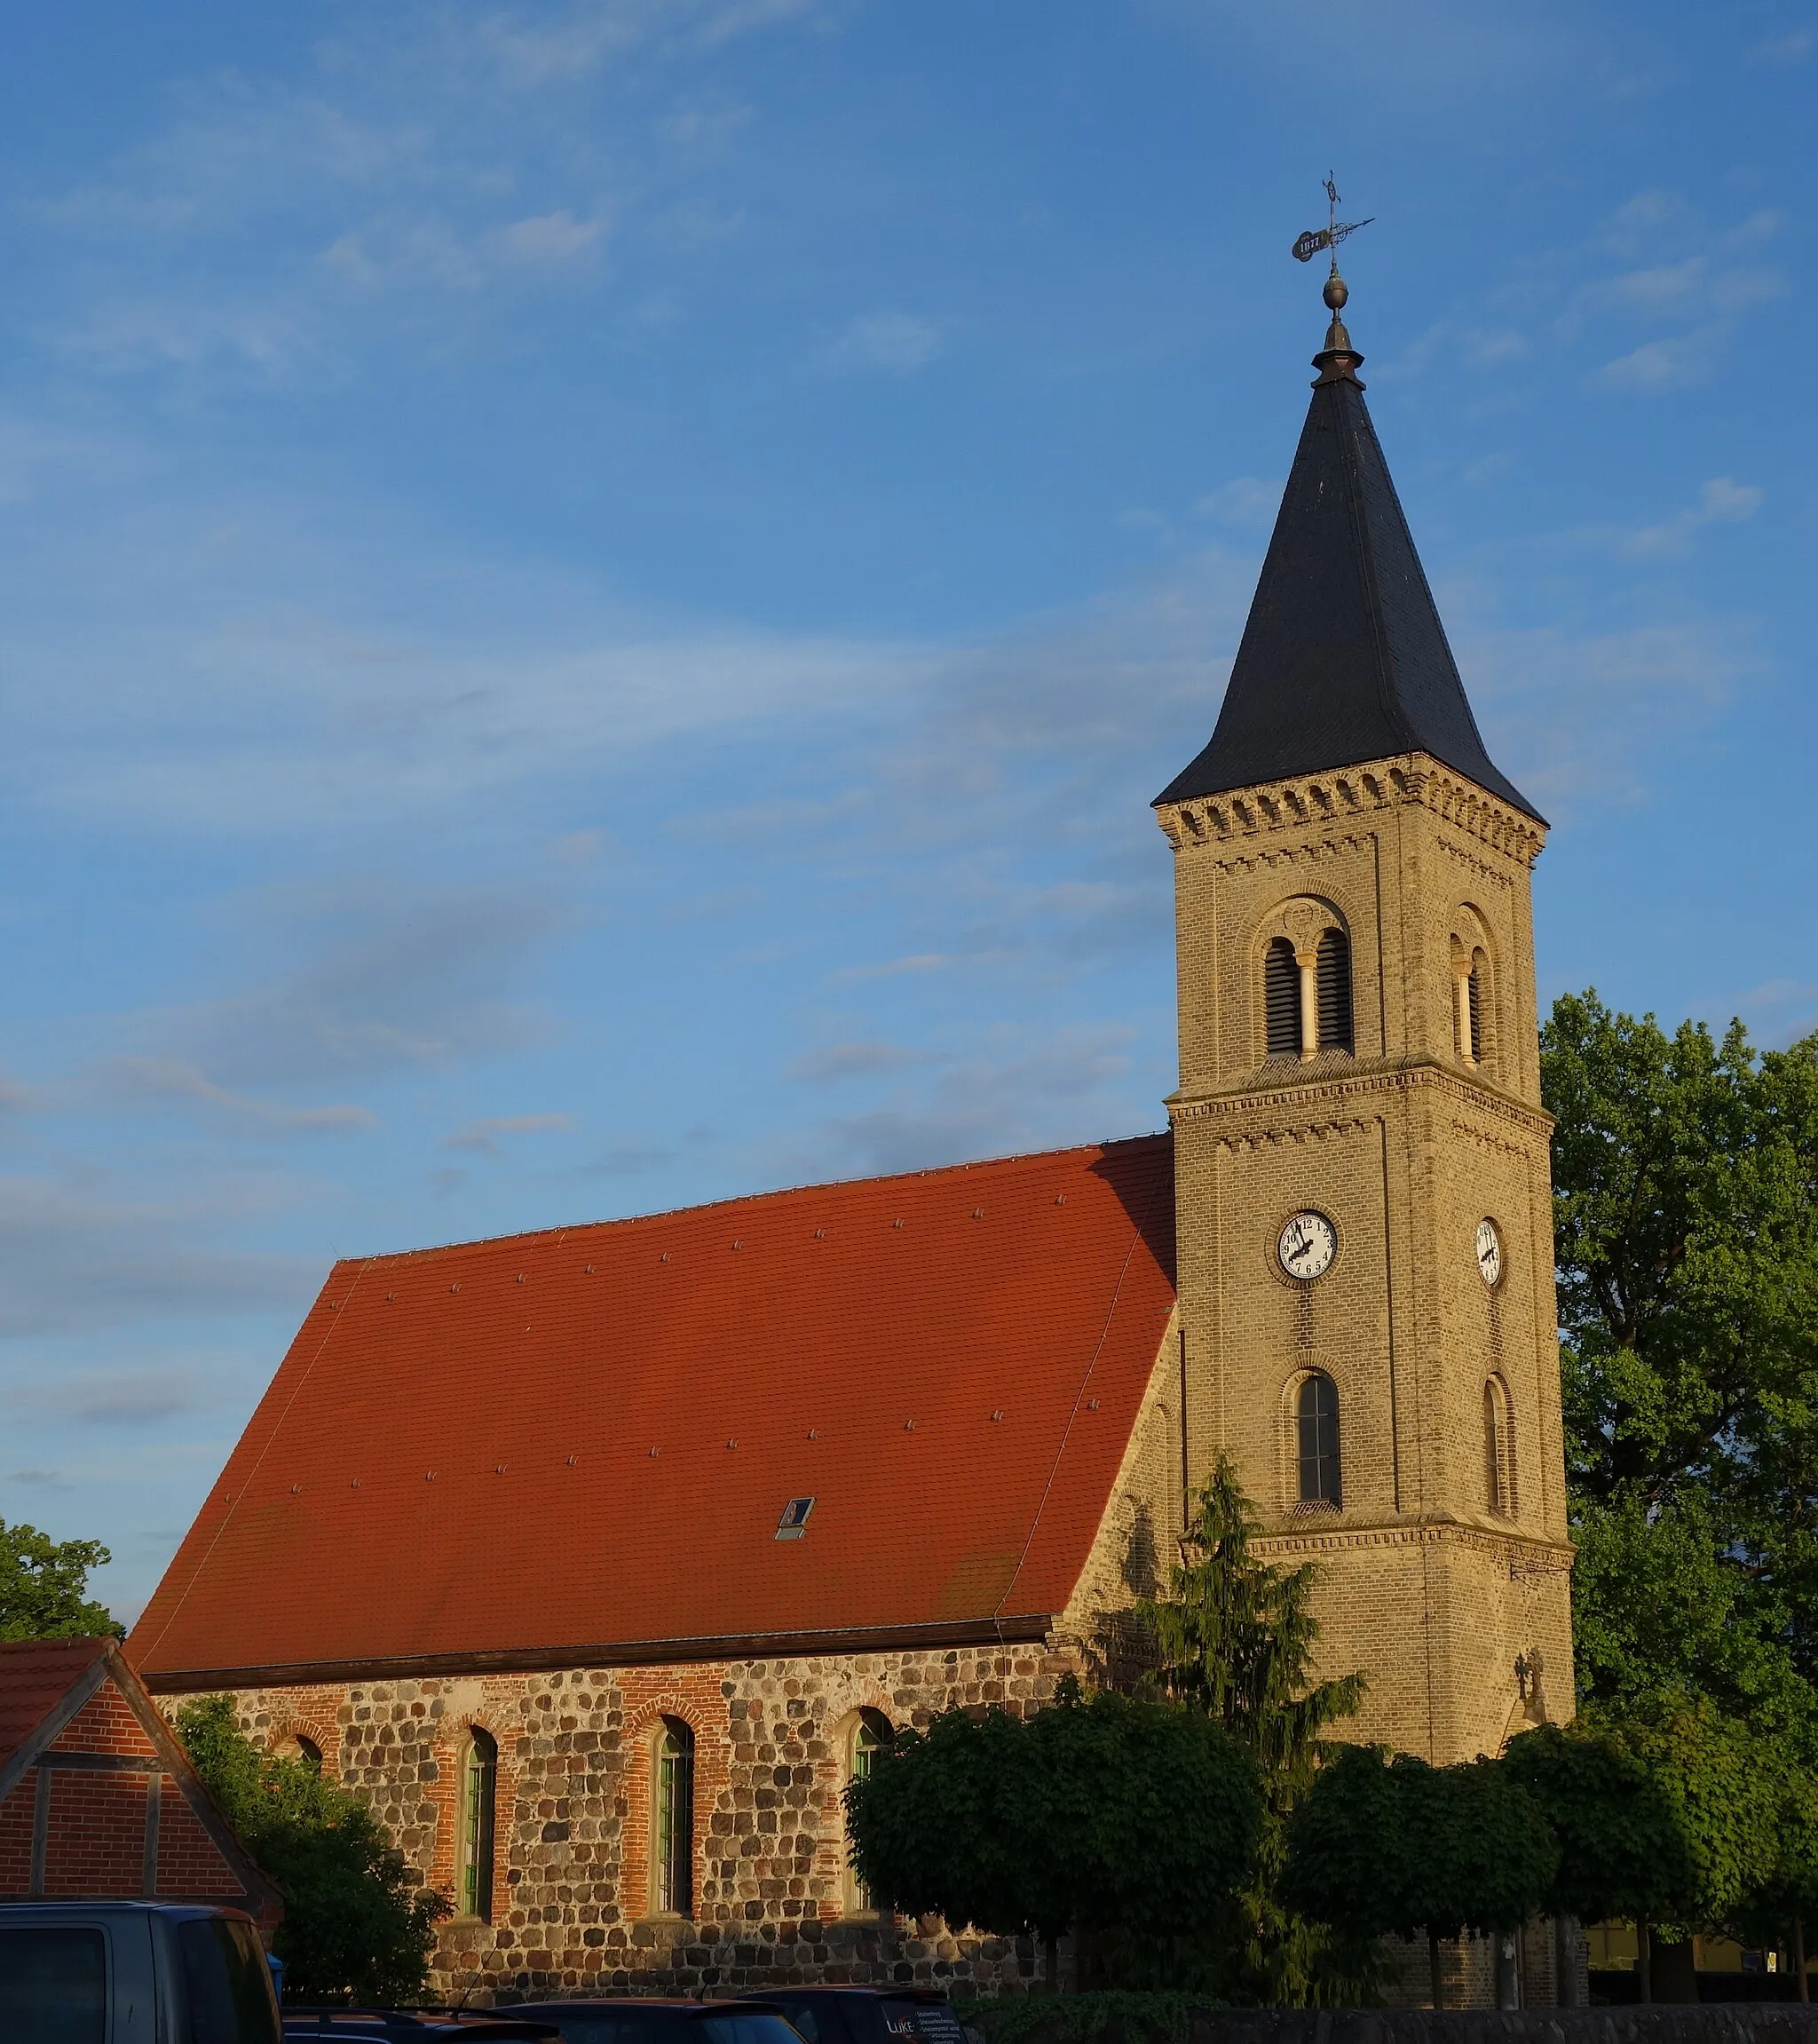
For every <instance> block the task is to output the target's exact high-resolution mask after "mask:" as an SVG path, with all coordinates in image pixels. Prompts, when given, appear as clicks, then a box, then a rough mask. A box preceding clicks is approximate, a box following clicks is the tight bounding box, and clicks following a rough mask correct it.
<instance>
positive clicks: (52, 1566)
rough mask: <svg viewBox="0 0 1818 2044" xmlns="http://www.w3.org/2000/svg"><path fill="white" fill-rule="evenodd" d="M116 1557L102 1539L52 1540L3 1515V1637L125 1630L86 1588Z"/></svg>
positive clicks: (72, 1636) (116, 1635) (70, 1635)
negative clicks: (93, 1573)
mask: <svg viewBox="0 0 1818 2044" xmlns="http://www.w3.org/2000/svg"><path fill="white" fill-rule="evenodd" d="M113 1558H114V1557H112V1555H110V1554H109V1553H108V1552H107V1549H106V1548H104V1547H103V1546H102V1545H101V1543H100V1541H92V1540H67V1541H53V1540H52V1539H51V1536H50V1535H49V1534H48V1533H40V1532H39V1531H38V1529H37V1528H36V1526H28V1525H7V1523H6V1521H5V1520H4V1519H0V1639H85V1638H90V1637H102V1636H111V1637H113V1638H116V1639H117V1638H120V1637H122V1636H123V1635H124V1634H125V1631H126V1628H125V1627H124V1626H123V1625H121V1624H120V1623H119V1622H118V1621H117V1620H115V1616H114V1614H113V1612H110V1611H109V1610H108V1609H107V1605H106V1604H97V1603H95V1602H94V1601H93V1599H92V1598H91V1597H90V1596H89V1594H88V1587H89V1571H90V1570H91V1569H94V1568H105V1567H106V1566H107V1564H108V1563H109V1562H110V1561H111V1560H112V1559H113Z"/></svg>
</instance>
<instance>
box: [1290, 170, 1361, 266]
mask: <svg viewBox="0 0 1818 2044" xmlns="http://www.w3.org/2000/svg"><path fill="white" fill-rule="evenodd" d="M1374 218H1376V215H1375V214H1374V213H1372V214H1371V216H1370V220H1347V221H1345V222H1343V223H1340V219H1339V188H1338V186H1337V184H1336V183H1335V182H1334V181H1333V179H1332V175H1331V173H1330V172H1328V173H1327V176H1326V180H1325V225H1324V226H1323V227H1309V228H1308V230H1307V232H1306V233H1305V234H1302V235H1301V236H1300V239H1299V240H1298V241H1297V242H1295V243H1294V246H1293V249H1292V255H1293V257H1294V260H1295V261H1296V262H1297V263H1310V262H1311V261H1312V260H1313V258H1314V257H1316V255H1317V254H1318V253H1319V251H1320V250H1322V249H1330V250H1332V275H1333V276H1337V275H1338V273H1339V243H1340V242H1342V241H1343V240H1344V238H1345V236H1346V235H1347V234H1356V232H1357V230H1358V228H1359V227H1367V226H1369V225H1370V221H1371V220H1373V219H1374Z"/></svg>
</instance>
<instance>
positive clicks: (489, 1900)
mask: <svg viewBox="0 0 1818 2044" xmlns="http://www.w3.org/2000/svg"><path fill="white" fill-rule="evenodd" d="M498 1787H499V1747H498V1743H497V1741H496V1740H495V1739H494V1738H493V1736H492V1734H491V1733H490V1732H488V1731H482V1730H481V1729H480V1727H479V1726H478V1725H474V1726H472V1727H471V1728H470V1731H469V1732H468V1734H467V1743H466V1746H465V1747H464V1748H463V1750H462V1755H461V1831H460V1838H459V1845H460V1853H459V1864H458V1866H456V1868H455V1894H456V1896H457V1897H458V1900H459V1907H460V1910H461V1913H462V1915H463V1916H478V1918H479V1919H480V1920H481V1921H482V1922H490V1921H492V1914H493V1829H494V1814H495V1805H496V1803H497V1800H498Z"/></svg>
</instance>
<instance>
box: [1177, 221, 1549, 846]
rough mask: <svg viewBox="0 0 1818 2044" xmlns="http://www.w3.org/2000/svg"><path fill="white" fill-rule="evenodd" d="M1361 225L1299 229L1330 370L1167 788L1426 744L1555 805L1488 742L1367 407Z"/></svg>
mask: <svg viewBox="0 0 1818 2044" xmlns="http://www.w3.org/2000/svg"><path fill="white" fill-rule="evenodd" d="M1327 189H1328V192H1329V193H1331V186H1330V184H1328V187H1327ZM1331 195H1332V198H1333V201H1334V204H1335V203H1336V196H1337V195H1336V194H1335V193H1332V194H1331ZM1365 224H1366V223H1364V222H1361V221H1360V222H1359V223H1358V225H1359V226H1363V225H1365ZM1351 231H1352V230H1351V229H1349V228H1340V227H1339V226H1337V225H1336V214H1334V225H1333V226H1332V227H1331V228H1329V229H1327V230H1326V231H1325V232H1324V233H1322V234H1303V235H1302V236H1301V237H1300V241H1299V242H1296V243H1295V246H1294V253H1295V254H1296V255H1297V256H1300V257H1301V258H1302V260H1303V261H1304V260H1305V259H1306V257H1308V256H1311V255H1313V254H1315V253H1316V252H1317V251H1318V250H1320V249H1324V248H1330V249H1332V250H1333V254H1332V274H1331V275H1330V276H1329V277H1328V278H1327V279H1326V281H1325V289H1324V294H1323V295H1324V299H1325V303H1326V305H1327V306H1328V307H1329V308H1330V310H1331V313H1332V323H1331V325H1330V326H1329V327H1328V328H1327V329H1326V335H1325V345H1324V347H1323V348H1322V349H1321V350H1320V351H1319V353H1317V354H1316V355H1315V356H1314V358H1313V366H1314V367H1315V368H1316V369H1317V370H1318V371H1319V376H1318V379H1317V380H1316V382H1315V384H1314V385H1313V400H1312V402H1311V404H1310V405H1309V406H1308V410H1307V424H1306V425H1305V426H1304V427H1303V428H1302V429H1301V433H1300V446H1299V447H1298V448H1296V449H1295V452H1294V465H1293V467H1292V469H1291V470H1290V471H1289V472H1288V485H1287V488H1286V489H1285V490H1284V492H1283V493H1282V507H1281V511H1280V512H1279V513H1278V514H1277V519H1276V523H1275V531H1274V533H1273V535H1271V537H1270V539H1269V551H1268V553H1267V554H1266V555H1265V556H1264V557H1263V562H1262V574H1261V577H1260V578H1259V579H1258V582H1257V584H1256V594H1255V597H1254V598H1253V600H1252V602H1251V606H1250V617H1249V621H1248V622H1247V623H1246V624H1245V627H1244V636H1243V638H1242V639H1241V640H1240V641H1239V642H1238V646H1237V661H1236V662H1235V663H1234V664H1233V666H1232V669H1231V678H1230V681H1229V685H1227V687H1226V689H1225V700H1224V706H1223V708H1222V709H1221V710H1220V712H1219V718H1218V725H1217V728H1216V729H1215V730H1214V731H1213V734H1212V742H1211V744H1209V745H1208V746H1207V747H1206V748H1205V751H1203V752H1202V753H1201V754H1200V755H1199V756H1198V758H1197V759H1195V760H1194V761H1193V762H1192V764H1191V765H1190V766H1188V767H1187V768H1186V769H1185V771H1184V772H1181V773H1179V774H1177V775H1176V776H1175V777H1174V780H1172V781H1170V782H1169V784H1168V785H1167V787H1166V788H1164V789H1163V791H1162V792H1161V794H1160V795H1158V796H1157V797H1156V802H1157V804H1158V806H1159V805H1160V804H1163V803H1168V802H1184V801H1187V800H1189V799H1190V798H1191V797H1193V796H1201V795H1219V794H1223V793H1224V792H1226V791H1227V790H1229V789H1231V788H1248V787H1252V786H1253V785H1255V784H1256V783H1257V782H1260V781H1267V780H1290V779H1292V778H1294V777H1296V776H1298V775H1300V774H1306V773H1327V772H1332V771H1334V770H1335V769H1337V768H1339V767H1344V766H1359V765H1363V763H1364V761H1365V760H1370V759H1386V758H1391V757H1394V756H1395V755H1396V754H1398V753H1403V752H1427V753H1430V754H1432V756H1433V757H1435V759H1438V760H1442V761H1443V762H1444V764H1445V765H1448V766H1450V767H1452V768H1454V769H1456V771H1457V772H1459V773H1462V774H1464V775H1466V778H1467V779H1469V780H1474V781H1475V782H1476V783H1477V785H1478V786H1479V787H1480V788H1486V789H1487V790H1488V791H1489V792H1490V794H1492V795H1498V796H1501V797H1502V799H1503V800H1504V801H1505V802H1511V803H1513V804H1514V805H1515V807H1516V808H1517V809H1519V810H1521V811H1522V812H1523V813H1524V814H1526V815H1529V816H1532V817H1534V818H1536V819H1537V820H1540V821H1545V819H1544V818H1542V817H1541V816H1540V812H1539V811H1538V810H1537V809H1536V808H1535V806H1534V805H1533V804H1532V803H1531V802H1529V800H1528V799H1527V797H1526V796H1523V795H1522V793H1521V792H1520V791H1519V790H1518V789H1517V788H1515V787H1514V784H1513V783H1512V782H1511V781H1509V780H1507V779H1506V777H1505V776H1504V775H1503V774H1502V773H1501V772H1498V769H1497V768H1496V767H1495V766H1494V765H1492V764H1491V762H1490V755H1489V754H1488V753H1487V752H1486V751H1485V750H1484V748H1483V740H1482V734H1481V733H1479V731H1478V729H1477V720H1476V718H1475V717H1473V715H1472V714H1471V705H1470V703H1469V702H1468V701H1466V696H1465V685H1464V683H1463V682H1462V681H1461V680H1460V679H1459V678H1458V663H1457V662H1455V661H1454V660H1453V658H1452V653H1451V648H1450V646H1449V645H1448V644H1447V643H1446V636H1445V628H1444V626H1443V625H1442V624H1441V622H1439V611H1438V609H1437V607H1436V606H1435V604H1434V601H1433V592H1432V590H1430V589H1429V588H1428V587H1427V576H1426V574H1425V571H1424V570H1423V569H1422V567H1421V566H1420V557H1419V554H1417V553H1416V552H1415V551H1414V540H1413V535H1411V533H1410V532H1409V530H1408V521H1407V519H1406V518H1405V517H1404V516H1403V511H1402V506H1401V500H1400V499H1399V498H1398V497H1397V496H1396V495H1395V484H1394V483H1393V482H1392V481H1391V480H1390V479H1389V472H1388V463H1387V462H1386V461H1384V459H1383V456H1382V449H1381V448H1380V447H1379V445H1378V444H1377V439H1376V429H1375V428H1374V427H1373V426H1372V425H1371V423H1370V414H1369V411H1368V410H1367V409H1366V408H1365V406H1364V384H1363V381H1362V379H1361V378H1360V377H1359V376H1358V375H1357V368H1358V365H1359V364H1360V363H1361V362H1362V361H1363V360H1364V357H1363V356H1362V355H1361V354H1360V353H1358V352H1357V350H1356V348H1355V347H1353V346H1352V345H1351V337H1350V334H1349V333H1348V331H1347V329H1346V327H1345V322H1344V320H1343V317H1342V314H1343V312H1344V308H1345V304H1346V301H1347V299H1348V297H1349V296H1350V293H1349V291H1348V289H1347V288H1346V285H1345V281H1344V279H1343V278H1342V277H1341V276H1340V274H1339V263H1338V254H1337V250H1336V243H1337V242H1338V241H1339V240H1340V239H1342V237H1343V235H1344V234H1348V233H1349V232H1351Z"/></svg>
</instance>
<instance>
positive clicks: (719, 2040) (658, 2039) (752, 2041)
mask: <svg viewBox="0 0 1818 2044" xmlns="http://www.w3.org/2000/svg"><path fill="white" fill-rule="evenodd" d="M502 2013H504V2011H502ZM510 2014H511V2015H512V2016H527V2017H529V2018H530V2019H531V2020H532V2021H533V2022H537V2023H550V2024H554V2025H555V2027H556V2029H557V2031H558V2032H560V2034H561V2038H562V2044H802V2039H801V2038H800V2037H799V2036H798V2035H797V2034H796V2032H794V2030H793V2029H791V2028H790V2026H789V2022H788V2012H787V2010H786V2009H781V2008H769V2007H766V2006H765V2005H764V2004H763V2002H760V2001H758V2000H755V1999H746V2000H739V2001H659V2000H654V1999H648V1998H644V1997H638V1996H633V1995H619V1996H590V1997H589V1998H588V1999H587V2000H578V2001H526V2002H525V2003H523V2004H522V2005H521V2006H516V2007H513V2008H511V2009H510Z"/></svg>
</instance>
